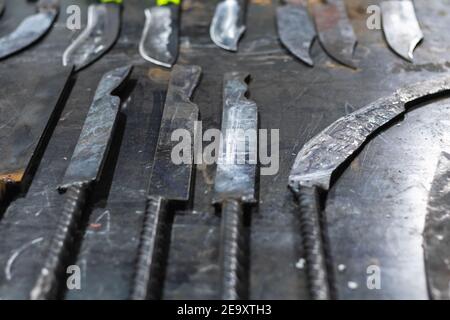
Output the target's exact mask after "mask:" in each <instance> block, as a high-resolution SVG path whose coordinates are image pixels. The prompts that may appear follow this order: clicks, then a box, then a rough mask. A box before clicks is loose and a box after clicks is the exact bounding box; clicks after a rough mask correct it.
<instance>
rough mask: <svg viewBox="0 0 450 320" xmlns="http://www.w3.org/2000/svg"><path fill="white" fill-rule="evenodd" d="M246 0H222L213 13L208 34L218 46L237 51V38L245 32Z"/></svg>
mask: <svg viewBox="0 0 450 320" xmlns="http://www.w3.org/2000/svg"><path fill="white" fill-rule="evenodd" d="M246 7H247V0H223V1H221V2H220V3H219V4H218V5H217V7H216V11H215V13H214V16H213V19H212V22H211V26H210V28H209V34H210V37H211V40H212V41H213V42H214V43H215V44H216V45H217V46H218V47H220V48H222V49H225V50H229V51H237V49H238V42H239V39H240V38H241V37H242V35H243V34H244V32H245V11H246Z"/></svg>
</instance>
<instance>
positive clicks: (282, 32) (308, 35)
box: [277, 4, 316, 66]
mask: <svg viewBox="0 0 450 320" xmlns="http://www.w3.org/2000/svg"><path fill="white" fill-rule="evenodd" d="M277 26H278V35H279V37H280V40H281V43H282V44H283V45H284V46H285V47H286V48H287V49H288V50H289V51H290V52H291V53H292V54H293V55H294V56H296V57H297V58H299V59H300V60H302V61H303V62H304V63H306V64H307V65H309V66H313V65H314V62H313V61H312V59H311V56H310V55H309V51H310V49H311V45H312V43H313V41H314V39H315V37H316V31H315V30H314V24H313V22H312V20H311V18H310V16H309V13H308V10H307V8H306V7H305V6H303V5H295V4H287V5H283V6H279V7H278V8H277Z"/></svg>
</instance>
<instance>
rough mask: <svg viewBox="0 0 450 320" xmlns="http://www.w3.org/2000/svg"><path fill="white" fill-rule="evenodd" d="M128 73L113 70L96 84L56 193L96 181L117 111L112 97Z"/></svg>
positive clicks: (126, 69) (127, 69)
mask: <svg viewBox="0 0 450 320" xmlns="http://www.w3.org/2000/svg"><path fill="white" fill-rule="evenodd" d="M131 70H132V67H131V66H126V67H122V68H117V69H115V70H112V71H110V72H108V73H106V74H105V75H104V76H103V78H102V79H101V80H100V83H99V85H98V88H97V91H96V92H95V96H94V100H93V102H92V104H91V107H90V109H89V112H88V115H87V118H86V121H85V123H84V126H83V129H82V131H81V134H80V138H79V139H78V143H77V145H76V147H75V151H74V152H73V155H72V159H71V160H70V164H69V167H68V168H67V170H66V173H65V175H64V178H63V182H62V184H61V186H60V187H59V189H60V190H62V191H63V190H65V189H67V188H68V187H70V186H73V185H77V184H89V183H92V182H95V181H96V180H97V179H98V177H99V175H100V172H101V169H102V167H103V163H104V160H105V158H106V154H107V152H108V149H109V145H110V143H111V138H112V133H113V130H114V125H115V123H116V119H117V115H118V113H119V108H120V98H119V97H117V96H114V91H115V90H117V89H118V88H119V87H120V86H121V85H122V84H123V83H124V82H125V81H126V79H127V78H128V77H129V75H130V73H131Z"/></svg>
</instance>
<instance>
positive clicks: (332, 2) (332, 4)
mask: <svg viewBox="0 0 450 320" xmlns="http://www.w3.org/2000/svg"><path fill="white" fill-rule="evenodd" d="M313 13H314V21H315V24H316V28H317V33H318V35H319V40H320V43H321V44H322V47H323V48H324V50H325V51H326V53H327V54H328V55H329V56H330V57H332V58H333V59H335V60H336V61H338V62H339V63H342V64H343V65H346V66H348V67H350V68H356V62H355V61H354V60H353V53H354V51H355V47H356V43H357V39H356V35H355V32H354V31H353V27H352V25H351V23H350V20H349V18H348V16H347V12H346V8H345V4H344V3H343V2H342V1H341V0H328V1H327V3H326V4H324V3H318V4H316V5H314V10H313Z"/></svg>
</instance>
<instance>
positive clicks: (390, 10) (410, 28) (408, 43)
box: [381, 0, 423, 62]
mask: <svg viewBox="0 0 450 320" xmlns="http://www.w3.org/2000/svg"><path fill="white" fill-rule="evenodd" d="M381 15H382V24H383V32H384V36H385V38H386V41H387V43H388V44H389V47H390V48H391V49H392V50H393V51H394V52H395V53H396V54H398V55H399V56H400V57H402V58H403V59H405V60H407V61H410V62H412V61H413V59H414V57H413V52H414V49H415V48H416V46H417V45H418V44H419V43H420V41H422V39H423V33H422V30H421V29H420V25H419V22H418V21H417V17H416V13H415V11H414V5H413V3H412V1H409V0H403V1H383V2H382V3H381Z"/></svg>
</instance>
